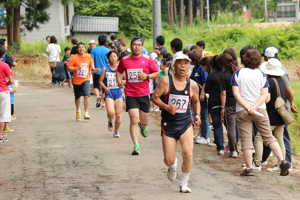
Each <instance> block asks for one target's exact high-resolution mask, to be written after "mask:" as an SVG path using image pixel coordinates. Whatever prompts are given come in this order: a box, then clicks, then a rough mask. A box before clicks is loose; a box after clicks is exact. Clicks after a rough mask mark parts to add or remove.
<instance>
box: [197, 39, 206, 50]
mask: <svg viewBox="0 0 300 200" xmlns="http://www.w3.org/2000/svg"><path fill="white" fill-rule="evenodd" d="M196 45H197V46H199V47H203V49H204V48H205V42H204V41H198V42H197V43H196Z"/></svg>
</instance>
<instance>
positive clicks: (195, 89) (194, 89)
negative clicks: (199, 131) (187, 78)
mask: <svg viewBox="0 0 300 200" xmlns="http://www.w3.org/2000/svg"><path fill="white" fill-rule="evenodd" d="M191 87H192V92H193V93H192V102H193V109H194V113H195V114H196V115H195V125H196V126H200V125H201V119H200V113H201V107H200V100H199V87H198V85H197V83H196V82H195V81H193V80H191Z"/></svg>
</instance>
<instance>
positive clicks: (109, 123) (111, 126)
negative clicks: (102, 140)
mask: <svg viewBox="0 0 300 200" xmlns="http://www.w3.org/2000/svg"><path fill="white" fill-rule="evenodd" d="M113 127H114V126H113V123H112V122H109V121H108V125H107V128H108V130H109V131H112V130H113Z"/></svg>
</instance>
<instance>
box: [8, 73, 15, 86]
mask: <svg viewBox="0 0 300 200" xmlns="http://www.w3.org/2000/svg"><path fill="white" fill-rule="evenodd" d="M13 82H14V79H13V77H12V75H10V76H8V81H7V82H6V85H11V84H13Z"/></svg>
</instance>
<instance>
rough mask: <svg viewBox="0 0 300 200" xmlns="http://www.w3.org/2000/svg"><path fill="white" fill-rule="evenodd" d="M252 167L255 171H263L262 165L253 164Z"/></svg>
mask: <svg viewBox="0 0 300 200" xmlns="http://www.w3.org/2000/svg"><path fill="white" fill-rule="evenodd" d="M252 167H253V170H254V171H255V172H261V165H259V166H256V165H255V164H253V165H252Z"/></svg>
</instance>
